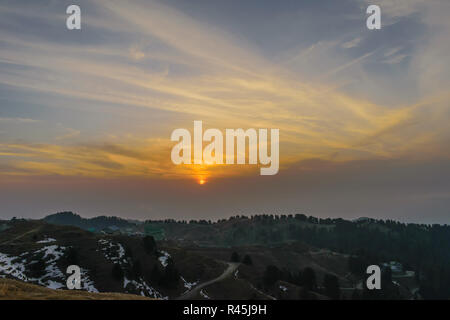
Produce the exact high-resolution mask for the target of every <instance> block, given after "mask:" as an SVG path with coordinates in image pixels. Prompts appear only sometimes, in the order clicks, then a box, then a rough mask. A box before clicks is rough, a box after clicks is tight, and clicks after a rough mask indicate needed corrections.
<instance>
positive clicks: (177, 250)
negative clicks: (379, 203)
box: [0, 213, 445, 299]
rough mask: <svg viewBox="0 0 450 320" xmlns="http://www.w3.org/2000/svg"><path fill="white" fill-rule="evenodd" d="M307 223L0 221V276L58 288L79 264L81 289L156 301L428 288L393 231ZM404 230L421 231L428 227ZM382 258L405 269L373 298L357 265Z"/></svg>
mask: <svg viewBox="0 0 450 320" xmlns="http://www.w3.org/2000/svg"><path fill="white" fill-rule="evenodd" d="M59 215H61V214H59ZM63 215H67V214H66V213H64V214H63ZM70 216H72V217H73V216H74V215H70ZM55 217H57V216H53V219H54V218H55ZM78 217H79V216H78ZM305 218H306V217H305ZM305 218H303V217H297V216H295V217H283V218H274V217H271V216H265V217H264V216H256V217H252V218H242V217H234V218H231V219H228V220H221V221H218V222H216V223H211V222H206V221H191V222H189V223H187V222H184V221H181V222H176V221H146V222H142V223H136V224H135V226H139V227H144V229H145V226H146V225H151V228H149V229H147V230H150V231H151V232H154V231H155V230H157V231H158V230H161V229H163V231H164V232H163V234H164V235H165V240H161V241H154V239H153V237H151V236H149V235H145V233H133V232H129V231H125V232H121V229H119V230H117V231H116V232H114V234H109V233H105V232H103V231H101V232H89V231H86V230H82V229H80V228H79V227H75V226H62V225H56V224H51V223H48V222H47V221H49V220H52V221H54V220H53V219H44V220H40V221H31V220H30V221H25V220H17V219H15V220H11V221H0V277H1V276H3V277H8V278H14V279H18V280H22V281H25V282H29V283H33V284H38V285H41V286H44V287H47V288H51V289H64V288H65V279H66V274H65V272H64V271H65V270H66V268H67V266H68V265H70V264H77V265H79V266H80V267H81V268H82V285H83V288H82V289H83V290H85V291H89V292H94V293H95V292H117V293H130V294H138V295H141V296H146V297H152V298H158V299H183V298H187V297H189V299H329V298H334V299H336V298H340V299H355V298H363V299H373V298H374V299H381V298H384V299H386V298H390V299H411V298H418V297H420V296H421V295H422V293H423V292H425V293H426V292H427V291H426V290H427V287H426V286H427V284H428V282H427V281H424V280H422V283H419V281H418V280H419V279H421V278H422V279H425V280H426V277H427V276H428V275H427V274H426V273H425V272H422V274H420V273H419V272H420V269H419V268H416V266H415V265H414V264H413V263H408V258H409V254H410V253H411V252H410V251H409V249H408V248H407V247H405V246H404V245H403V241H406V240H407V239H408V236H407V235H405V232H404V231H403V229H402V228H403V227H402V226H401V225H396V224H392V223H382V222H378V221H372V220H364V221H358V222H349V221H345V220H326V221H325V220H319V219H315V218H312V217H309V218H306V219H305ZM58 219H59V218H58ZM81 219H83V218H81ZM94 219H95V218H94ZM89 220H90V219H89ZM74 221H79V219H78V218H76V216H75V220H74ZM408 230H409V232H411V233H412V232H413V231H414V232H423V234H424V235H428V234H429V233H430V232H432V231H433V230H434V229H430V228H423V227H422V226H420V227H414V228H413V229H411V228H409V229H408ZM417 230H419V231H417ZM213 234H214V236H213ZM264 234H266V238H264V237H262V236H261V235H264ZM419 234H420V233H419ZM258 235H259V236H258ZM369 240H370V241H369ZM387 241H390V243H389V246H387V247H385V248H384V249H383V250H379V249H380V247H381V246H383V245H386V242H387ZM418 248H420V247H418ZM402 250H403V251H402ZM444 257H445V256H443V257H441V259H444ZM230 261H231V262H232V265H233V266H234V268H235V269H233V272H230V271H229V270H230V269H229V268H230ZM387 261H394V262H395V261H399V262H395V263H398V264H399V265H402V264H403V266H402V268H403V267H404V270H406V271H400V272H398V273H395V274H392V275H391V274H390V273H389V274H388V273H386V274H385V275H383V290H381V291H380V292H378V293H377V295H374V294H373V293H372V294H369V293H368V292H367V290H363V283H364V281H365V276H366V275H365V268H366V267H367V266H368V265H370V264H379V265H381V264H385V263H386V262H387ZM413 261H414V260H413ZM383 268H385V267H383ZM383 270H384V269H383ZM389 270H390V269H389ZM385 272H387V271H383V274H384V273H385ZM424 288H425V289H424ZM428 290H429V289H428Z"/></svg>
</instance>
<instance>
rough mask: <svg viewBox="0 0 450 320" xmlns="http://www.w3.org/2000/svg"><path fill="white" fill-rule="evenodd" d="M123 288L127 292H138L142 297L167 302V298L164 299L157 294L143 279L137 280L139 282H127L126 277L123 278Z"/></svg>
mask: <svg viewBox="0 0 450 320" xmlns="http://www.w3.org/2000/svg"><path fill="white" fill-rule="evenodd" d="M123 287H124V289H127V291H130V290H131V291H133V290H134V291H138V292H139V293H140V295H141V296H144V297H152V298H156V299H163V300H167V299H168V297H164V296H163V295H162V294H161V293H159V292H158V291H157V290H156V289H154V288H153V287H151V286H150V285H148V284H147V282H145V280H144V279H143V278H139V281H136V280H129V279H127V277H124V278H123Z"/></svg>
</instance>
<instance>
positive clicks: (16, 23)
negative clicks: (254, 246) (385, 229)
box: [0, 0, 450, 223]
mask: <svg viewBox="0 0 450 320" xmlns="http://www.w3.org/2000/svg"><path fill="white" fill-rule="evenodd" d="M70 4H78V5H79V6H80V7H81V24H82V30H81V31H76V30H74V31H69V30H67V28H66V18H67V14H66V8H67V6H68V5H70ZM369 4H378V5H379V6H380V7H381V12H382V28H381V30H368V29H367V28H366V18H367V14H366V8H367V6H368V5H369ZM449 16H450V2H449V1H446V0H380V1H372V0H370V1H369V0H368V1H362V0H342V1H336V0H325V1H307V0H282V1H263V0H245V1H244V0H227V1H225V0H214V1H212V0H189V1H186V0H166V1H143V0H142V1H135V0H133V1H119V0H116V1H113V0H108V1H93V0H92V1H53V0H47V1H33V2H31V1H13V0H2V1H1V2H0V218H11V217H13V216H18V217H27V218H40V217H43V216H44V215H47V214H50V213H54V212H57V211H66V210H69V211H74V212H77V213H79V214H81V215H82V216H85V217H92V216H97V215H117V216H121V217H125V218H137V219H159V218H175V219H190V218H207V219H213V220H214V219H218V218H223V217H227V216H230V215H236V214H246V215H250V214H256V213H280V214H282V213H284V214H290V213H304V214H308V215H313V216H319V217H343V218H349V219H351V218H356V217H361V216H369V217H375V218H391V219H399V220H402V221H412V222H426V223H450V161H449V160H450V148H449V145H450V144H449V142H450V126H449V119H450V91H449V88H450V63H449V62H450V61H449V59H450V58H449V57H450V41H449V40H450V38H449V34H450V19H449V18H448V17H449ZM194 120H201V121H203V125H204V127H205V128H219V129H221V130H224V129H225V128H243V129H248V128H277V129H279V130H280V171H279V173H278V174H277V175H275V176H260V175H259V169H258V168H257V167H256V166H237V165H229V166H226V165H222V166H214V165H212V166H201V165H184V166H175V165H174V164H173V163H172V162H171V159H170V152H171V148H172V147H173V146H174V144H175V143H174V142H171V141H170V135H171V132H172V131H173V130H174V129H176V128H186V129H188V130H190V131H192V130H193V121H194ZM201 182H202V183H201Z"/></svg>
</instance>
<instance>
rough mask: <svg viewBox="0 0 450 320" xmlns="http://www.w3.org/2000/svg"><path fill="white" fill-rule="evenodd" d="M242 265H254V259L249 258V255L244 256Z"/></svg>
mask: <svg viewBox="0 0 450 320" xmlns="http://www.w3.org/2000/svg"><path fill="white" fill-rule="evenodd" d="M242 263H244V264H246V265H248V266H251V265H253V261H252V258H250V256H249V255H248V254H246V255H245V256H244V259H242Z"/></svg>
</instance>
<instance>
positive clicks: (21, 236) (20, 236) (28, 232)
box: [0, 227, 42, 245]
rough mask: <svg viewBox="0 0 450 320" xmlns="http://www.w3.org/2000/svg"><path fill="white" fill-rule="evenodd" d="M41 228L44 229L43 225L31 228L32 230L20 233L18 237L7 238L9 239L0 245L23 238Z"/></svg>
mask: <svg viewBox="0 0 450 320" xmlns="http://www.w3.org/2000/svg"><path fill="white" fill-rule="evenodd" d="M40 229H42V227H37V228H34V229H32V230H30V231H27V232H24V233H22V234H20V235H18V236H17V237H15V238H13V239H10V240H7V241H4V242H2V243H0V245H4V244H8V243H10V242H13V241H16V240H19V239H20V238H23V237H24V236H26V235H27V234H30V233H34V232H37V231H39V230H40Z"/></svg>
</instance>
